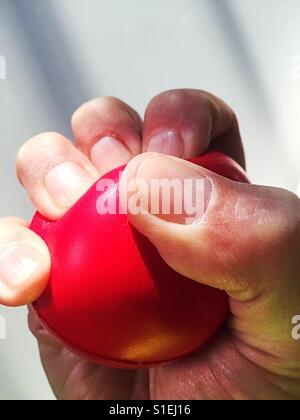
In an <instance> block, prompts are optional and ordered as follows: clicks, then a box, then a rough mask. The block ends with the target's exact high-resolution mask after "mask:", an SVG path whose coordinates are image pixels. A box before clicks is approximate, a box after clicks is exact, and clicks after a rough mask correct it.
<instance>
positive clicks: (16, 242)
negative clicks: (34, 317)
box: [0, 218, 50, 306]
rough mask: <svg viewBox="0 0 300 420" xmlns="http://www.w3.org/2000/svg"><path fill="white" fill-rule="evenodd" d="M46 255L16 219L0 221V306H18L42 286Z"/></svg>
mask: <svg viewBox="0 0 300 420" xmlns="http://www.w3.org/2000/svg"><path fill="white" fill-rule="evenodd" d="M49 273H50V255H49V251H48V248H47V246H46V244H45V243H44V242H43V240H42V239H41V238H40V237H39V236H37V235H36V234H35V233H33V232H32V231H30V230H29V229H28V228H27V227H26V224H25V222H23V221H22V220H19V219H13V218H11V219H2V220H0V304H2V305H7V306H21V305H26V304H29V303H31V302H33V301H34V300H35V299H37V298H38V297H39V296H40V295H41V293H42V292H43V290H44V288H45V287H46V284H47V281H48V278H49Z"/></svg>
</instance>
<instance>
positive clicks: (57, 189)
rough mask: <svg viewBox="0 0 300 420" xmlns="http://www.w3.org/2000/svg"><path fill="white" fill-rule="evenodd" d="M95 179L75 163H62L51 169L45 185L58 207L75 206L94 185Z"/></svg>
mask: <svg viewBox="0 0 300 420" xmlns="http://www.w3.org/2000/svg"><path fill="white" fill-rule="evenodd" d="M92 183H93V179H92V178H91V176H90V175H89V174H87V173H86V172H85V171H84V170H83V169H82V168H81V167H80V166H78V165H76V164H75V163H71V162H66V163H61V164H60V165H58V166H55V167H54V168H53V169H51V170H50V171H49V172H48V174H47V175H46V177H45V180H44V185H45V188H46V189H47V191H48V193H49V195H50V196H51V198H52V200H53V201H54V202H55V203H56V205H57V206H58V207H61V208H66V207H69V206H71V205H73V204H74V203H75V202H76V201H77V200H78V199H79V198H80V197H81V196H82V195H83V194H84V193H85V192H86V191H87V190H88V188H89V187H90V186H91V185H92Z"/></svg>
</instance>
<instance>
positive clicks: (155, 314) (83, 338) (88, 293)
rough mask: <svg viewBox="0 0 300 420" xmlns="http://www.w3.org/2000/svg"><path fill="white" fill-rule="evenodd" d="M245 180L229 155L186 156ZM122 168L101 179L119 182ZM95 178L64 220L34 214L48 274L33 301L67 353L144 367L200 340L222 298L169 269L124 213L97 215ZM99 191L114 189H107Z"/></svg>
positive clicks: (218, 313) (224, 306)
mask: <svg viewBox="0 0 300 420" xmlns="http://www.w3.org/2000/svg"><path fill="white" fill-rule="evenodd" d="M192 161H193V162H194V163H197V164H198V165H201V166H203V167H205V168H207V169H210V170H211V171H214V172H216V173H218V174H220V175H222V176H225V177H227V178H230V179H233V180H236V181H240V182H247V177H246V175H245V173H244V171H243V170H242V169H241V168H240V167H239V166H238V165H237V163H235V162H234V161H233V160H232V159H230V158H229V157H227V156H225V155H223V154H221V153H218V152H212V153H209V154H207V155H204V156H202V157H199V158H196V159H192ZM120 173H121V171H120V169H116V170H114V171H112V172H110V173H109V174H108V175H106V176H105V178H109V179H111V180H113V181H114V182H115V183H116V185H118V182H119V177H120ZM99 194H101V193H99V191H97V184H95V185H94V186H93V187H92V188H91V189H90V190H89V191H88V192H87V193H86V194H85V195H84V196H83V197H82V198H81V199H80V200H79V201H78V202H77V203H76V204H75V205H74V206H73V207H72V208H71V209H70V210H69V211H68V213H67V214H66V215H65V216H64V217H62V219H60V220H58V221H55V222H52V221H50V220H47V219H45V218H44V217H42V216H41V215H40V214H38V213H37V214H36V215H35V217H34V219H33V221H32V225H31V229H32V230H33V231H34V232H36V233H37V234H39V235H40V236H41V237H42V238H43V239H44V240H45V242H46V243H47V245H48V247H49V250H50V254H51V258H52V273H51V278H50V281H49V284H48V286H47V288H46V290H45V292H44V293H43V295H42V296H41V297H40V298H39V299H38V301H36V302H35V303H34V304H33V307H34V310H35V312H36V313H37V315H38V317H39V318H40V320H41V322H42V324H43V325H44V326H46V328H48V329H49V330H50V331H51V332H52V333H53V334H54V335H55V337H56V338H57V339H58V340H59V341H60V342H61V343H63V344H64V345H65V346H66V347H68V348H69V349H71V350H72V351H73V352H75V353H77V354H79V355H81V356H83V357H84V358H86V359H88V360H90V361H93V362H96V363H101V364H105V365H109V366H113V367H124V368H145V367H151V366H155V365H158V364H161V363H166V362H170V361H173V360H176V359H179V358H182V357H184V356H186V355H188V354H190V353H192V352H194V351H195V350H197V349H199V348H200V347H201V346H203V344H205V343H206V342H207V341H208V340H209V339H210V338H211V337H212V336H213V335H214V334H215V333H216V331H217V330H218V329H219V327H220V326H221V325H222V323H223V322H224V320H225V319H226V317H227V314H228V297H227V295H226V294H225V293H224V292H222V291H220V290H216V289H212V288H210V287H207V286H203V285H201V284H199V283H196V282H195V281H192V280H189V279H187V278H185V277H183V276H181V275H180V274H178V273H176V272H175V271H173V270H172V269H171V268H170V267H169V266H168V265H167V264H166V263H165V262H164V261H163V260H162V258H161V257H160V255H159V254H158V252H157V250H156V249H155V248H154V247H153V245H152V244H151V243H150V242H149V241H148V239H146V238H145V237H144V236H142V235H141V234H140V233H139V232H137V231H136V230H135V229H134V228H133V227H132V226H131V225H130V223H129V222H128V219H127V216H126V215H125V214H106V215H99V214H98V212H97V200H98V199H99ZM105 194H108V195H111V194H115V195H116V199H118V188H116V186H112V187H111V191H106V192H105Z"/></svg>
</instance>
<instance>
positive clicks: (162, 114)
mask: <svg viewBox="0 0 300 420" xmlns="http://www.w3.org/2000/svg"><path fill="white" fill-rule="evenodd" d="M73 129H74V133H75V137H76V139H77V146H78V147H77V148H75V147H74V146H73V145H72V144H71V143H70V142H69V141H68V140H66V139H64V138H62V136H60V135H58V134H53V133H48V134H44V135H41V136H38V137H36V138H34V139H33V140H31V141H30V142H28V143H27V144H26V145H25V146H24V147H23V148H22V150H21V151H20V153H19V156H18V164H17V167H18V174H19V178H20V180H21V182H22V184H23V185H24V186H25V188H26V189H27V191H28V193H29V195H30V197H31V199H32V202H33V204H34V205H35V207H36V208H37V209H38V210H39V211H40V212H41V213H42V214H44V215H45V216H46V217H48V218H52V219H57V218H59V217H60V216H62V215H63V214H64V212H65V211H66V210H67V209H68V208H69V207H70V206H71V205H72V204H74V202H75V201H76V200H77V199H78V198H79V197H80V196H81V195H82V194H83V193H84V192H85V190H87V189H88V187H89V186H90V185H92V184H93V183H94V182H95V181H96V180H97V179H98V178H99V176H100V175H101V174H104V173H106V172H108V170H109V169H112V168H114V167H117V166H119V165H122V164H125V163H127V162H128V161H130V159H132V157H134V156H136V155H138V154H139V153H140V152H141V151H148V152H153V151H155V152H160V153H166V154H169V155H170V154H172V155H174V156H179V157H193V156H198V155H200V154H202V153H204V152H206V151H207V150H211V149H217V150H220V151H222V152H225V153H227V154H228V155H230V156H232V157H233V158H234V159H235V160H237V161H238V162H239V163H240V164H241V165H244V155H243V148H242V145H241V140H240V136H239V130H238V125H237V121H236V118H235V116H234V114H233V113H232V111H231V110H230V109H229V108H228V107H227V106H226V105H225V104H224V103H223V102H221V101H219V100H217V99H216V98H215V97H213V96H211V95H209V94H207V93H204V92H199V91H173V92H166V93H164V94H162V95H159V96H158V97H156V98H155V99H154V100H153V101H152V102H151V104H150V105H149V107H148V110H147V112H146V116H145V121H144V125H143V127H142V123H141V120H140V118H139V117H138V115H137V114H136V113H135V112H134V111H133V110H132V109H131V108H129V107H128V106H127V105H125V104H123V103H122V102H120V101H118V100H116V99H112V98H102V99H98V100H96V101H92V102H90V103H88V104H85V105H84V106H83V107H82V108H80V109H79V111H77V112H76V113H75V116H74V118H73ZM108 135H110V136H112V135H113V137H114V138H118V139H119V140H120V141H121V143H119V142H117V141H116V140H113V139H107V136H108ZM103 137H105V139H102V140H101V141H100V142H99V141H98V140H99V139H101V138H103ZM150 139H152V141H150ZM63 163H64V165H62V164H63ZM65 164H67V165H65ZM74 164H75V165H77V166H79V168H80V169H77V170H75V171H74V168H75V167H74ZM141 164H142V165H141ZM54 168H55V170H54V171H52V169H54ZM141 168H142V169H141ZM57 170H60V172H59V173H57ZM61 171H63V172H61ZM126 173H127V175H128V176H129V178H131V179H132V178H134V177H136V175H137V174H138V176H139V177H142V178H144V179H146V180H149V178H151V177H155V178H159V177H160V176H161V177H166V176H175V174H176V176H180V177H184V176H186V175H185V174H187V173H188V174H189V176H188V177H189V178H190V177H199V176H201V175H202V176H205V177H207V178H209V179H210V180H211V182H212V185H213V197H212V198H213V199H212V200H211V203H210V206H209V207H208V210H207V212H206V215H205V217H204V219H203V220H202V222H201V223H199V224H198V225H197V226H185V225H184V221H182V224H179V223H178V224H174V223H170V222H169V221H168V220H166V219H164V220H161V219H160V218H159V217H156V216H152V215H137V216H132V215H131V216H130V219H131V221H132V223H133V224H134V225H135V226H136V227H137V228H138V229H139V230H140V231H141V232H142V233H144V234H145V235H146V236H148V237H149V239H150V240H151V241H152V242H153V243H154V244H155V245H156V247H157V248H158V250H159V252H160V253H161V255H162V257H163V258H164V259H165V260H166V261H167V263H168V264H170V265H171V266H172V267H173V268H175V269H176V270H177V271H179V272H181V273H183V274H185V275H186V276H187V277H190V278H192V279H194V280H196V281H199V282H203V283H205V284H209V285H211V286H213V287H219V288H221V289H224V290H226V291H227V293H228V294H229V295H230V296H231V317H230V320H229V323H228V326H226V327H224V329H223V330H222V331H221V332H220V333H219V334H218V335H217V336H216V337H215V339H214V340H213V341H212V342H211V343H210V344H209V345H208V346H207V347H205V348H204V349H202V350H200V351H199V352H198V354H195V355H194V356H192V357H190V358H188V359H185V360H182V361H180V362H176V363H173V364H170V365H167V366H162V367H159V368H156V369H151V371H147V370H145V371H140V372H134V371H129V370H127V371H124V370H117V369H110V368H106V367H102V366H95V365H93V364H90V363H88V362H86V361H84V360H82V359H80V358H78V357H77V356H75V355H73V354H72V353H70V352H69V351H68V350H67V349H65V348H63V347H62V346H60V345H59V344H58V343H57V342H56V341H55V340H54V339H53V338H52V337H51V336H50V335H49V333H48V332H47V331H46V330H44V329H43V328H42V327H41V325H40V324H39V322H38V320H37V319H36V318H35V317H34V315H33V314H32V313H31V314H30V316H29V319H30V326H31V329H32V331H33V332H34V334H35V335H36V337H37V338H38V340H39V346H40V351H41V357H42V361H43V365H44V368H45V370H46V373H47V375H48V378H49V381H50V383H51V385H52V387H53V389H54V392H55V394H56V396H57V397H58V398H59V399H130V398H132V399H135V398H152V399H177V398H178V399H252V398H255V399H265V398H266V399H278V398H284V399H293V398H296V399H297V398H300V395H299V394H300V390H299V388H300V384H299V383H300V354H299V343H297V342H296V341H293V340H292V337H291V319H292V316H293V315H295V314H296V313H297V309H298V312H299V306H300V302H299V300H300V298H299V296H300V294H299V291H300V285H299V272H300V264H299V262H298V261H299V258H297V255H296V251H297V249H298V246H299V241H300V232H299V216H298V215H299V214H300V212H299V200H298V199H297V198H296V197H295V196H293V195H292V194H291V193H288V192H286V191H282V190H277V189H271V188H265V187H255V186H247V185H241V184H237V183H234V182H232V181H227V180H224V178H222V177H219V176H217V175H214V174H212V173H210V172H209V171H206V170H204V169H201V168H196V167H195V166H194V165H192V164H189V163H186V162H183V161H179V160H174V158H170V157H163V156H159V155H153V154H150V155H143V156H138V157H136V158H135V159H133V160H132V162H131V163H130V164H129V166H128V168H127V170H126ZM57 178H59V181H58V180H57ZM225 197H226V201H225ZM224 203H225V204H226V205H224ZM158 232H159V235H158ZM0 237H1V248H0V249H2V250H3V249H5V251H4V252H3V251H2V252H1V251H0V261H1V262H2V264H1V266H2V267H1V271H2V272H3V267H4V274H2V272H1V271H0V273H1V275H0V278H4V279H8V283H10V287H7V286H5V287H1V288H0V302H1V303H3V304H8V305H20V304H25V303H30V302H31V301H32V300H33V299H35V298H36V297H37V296H39V294H40V293H41V292H42V290H43V288H44V287H45V285H46V283H47V279H48V276H49V269H50V258H49V255H48V253H47V248H46V246H45V244H44V243H43V242H42V241H41V240H40V238H39V237H37V236H36V235H35V234H34V233H33V232H31V231H30V230H29V229H28V228H26V227H25V225H24V223H23V222H21V221H19V220H15V219H10V220H7V219H6V220H4V221H2V222H1V223H0ZM12 243H13V244H14V246H15V245H16V244H30V245H31V247H32V248H33V249H35V250H36V251H38V252H39V255H42V258H40V259H39V264H38V267H37V268H36V270H35V271H33V270H32V268H33V267H34V265H33V264H32V263H29V261H27V260H29V257H28V258H27V260H26V259H25V262H24V263H22V258H21V255H22V254H21V251H16V252H17V256H13V257H11V258H10V259H9V261H8V263H3V259H4V257H5V256H7V249H8V248H9V249H11V247H12V245H11V244H12ZM170 244H171V245H172V246H170ZM203 244H205V247H204V246H203ZM228 245H230V247H229V246H228ZM8 255H9V253H8ZM9 256H10V255H9ZM20 261H21V262H20ZM26 261H27V262H26ZM5 264H6V265H5ZM7 267H8V268H7ZM17 267H21V268H24V271H23V281H22V282H20V281H19V282H18V284H15V281H14V278H19V277H18V276H15V269H16V268H17ZM9 269H10V270H13V271H7V270H9ZM29 269H31V270H29ZM5 270H6V271H5ZM26 270H27V271H26ZM30 271H31V273H30ZM3 276H4V277H3ZM19 276H20V278H22V275H19ZM9 279H10V280H9ZM12 281H13V283H11V282H12Z"/></svg>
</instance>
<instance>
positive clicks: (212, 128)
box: [143, 89, 245, 167]
mask: <svg viewBox="0 0 300 420" xmlns="http://www.w3.org/2000/svg"><path fill="white" fill-rule="evenodd" d="M143 150H144V151H145V152H158V153H165V154H168V155H174V156H177V157H182V158H191V157H195V156H200V155H202V154H203V153H205V152H207V151H211V150H218V151H220V152H223V153H225V154H227V155H228V156H230V157H232V158H233V159H234V160H235V161H237V162H238V163H239V164H240V165H241V166H243V167H245V155H244V149H243V145H242V140H241V136H240V131H239V126H238V121H237V118H236V115H235V113H234V112H233V110H232V109H231V108H230V107H229V106H228V105H226V104H225V102H223V101H222V100H221V99H219V98H217V97H216V96H214V95H212V94H210V93H208V92H204V91H201V90H194V89H178V90H170V91H167V92H164V93H161V94H160V95H158V96H156V97H155V98H154V99H153V100H152V101H151V102H150V104H149V105H148V108H147V110H146V114H145V122H144V132H143Z"/></svg>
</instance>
